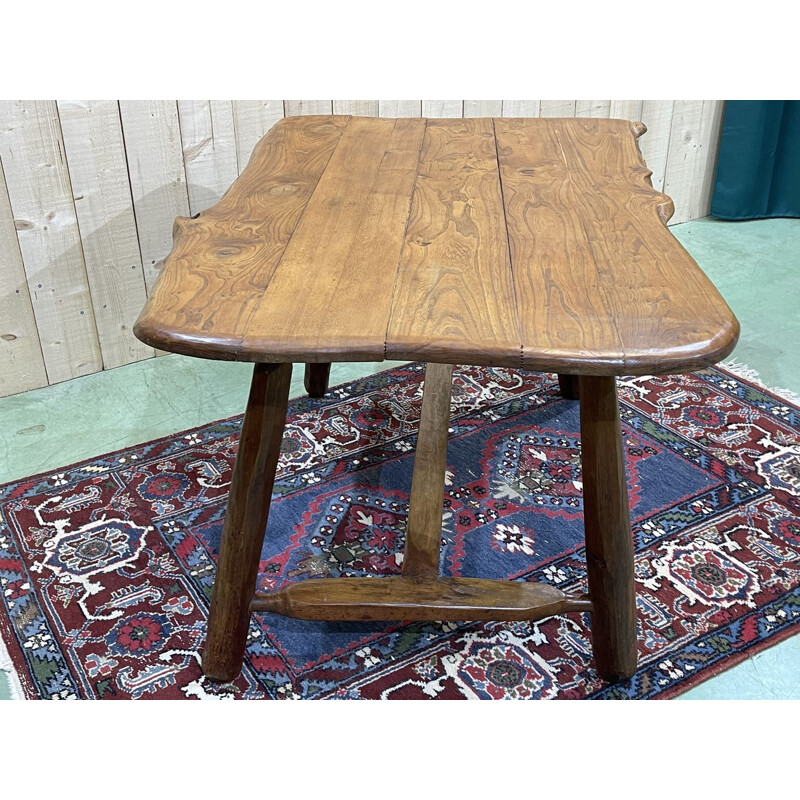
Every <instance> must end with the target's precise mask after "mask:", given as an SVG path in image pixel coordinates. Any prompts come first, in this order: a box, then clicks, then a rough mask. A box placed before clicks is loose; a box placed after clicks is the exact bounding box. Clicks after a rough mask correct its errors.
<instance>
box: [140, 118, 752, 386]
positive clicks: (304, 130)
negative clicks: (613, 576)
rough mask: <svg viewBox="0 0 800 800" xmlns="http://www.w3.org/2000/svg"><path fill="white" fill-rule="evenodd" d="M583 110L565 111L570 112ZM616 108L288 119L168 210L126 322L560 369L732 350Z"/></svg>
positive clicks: (339, 348)
mask: <svg viewBox="0 0 800 800" xmlns="http://www.w3.org/2000/svg"><path fill="white" fill-rule="evenodd" d="M573 113H574V112H573ZM643 131H644V126H641V125H638V126H637V125H633V124H632V123H631V122H628V121H625V120H616V119H588V118H574V117H572V118H569V119H560V118H549V119H536V118H520V119H515V118H493V119H491V118H476V119H427V120H426V119H424V118H423V119H375V118H363V117H353V118H350V117H347V116H309V117H293V118H287V119H285V120H283V121H281V122H279V123H278V124H277V125H276V126H275V127H274V128H273V129H272V130H271V131H270V132H269V134H268V135H267V136H266V137H265V138H264V139H263V140H262V141H261V143H260V144H259V145H258V147H257V149H256V151H255V154H254V156H253V159H252V160H251V163H250V164H249V166H248V168H247V170H246V171H245V172H244V173H243V175H242V176H241V177H240V178H239V179H238V180H237V181H236V182H235V183H234V185H233V187H232V188H231V189H230V191H229V192H228V193H227V194H226V195H225V196H224V197H223V198H222V200H221V201H220V202H219V203H218V204H217V205H215V206H214V207H212V208H211V209H209V210H208V211H206V212H204V213H203V214H202V215H201V216H200V218H199V219H196V220H185V219H182V220H178V222H177V223H176V241H175V246H174V249H173V252H172V254H171V255H170V257H169V259H168V260H167V264H166V266H165V269H164V274H163V275H162V277H161V278H160V279H159V281H158V284H157V286H156V288H155V290H154V291H153V292H152V293H151V297H150V299H149V300H148V303H147V305H146V307H145V310H144V312H143V314H142V316H141V317H140V320H139V322H138V324H137V335H139V336H140V337H141V338H143V339H144V340H145V341H146V342H148V343H149V344H152V345H154V346H157V347H163V348H167V349H171V350H175V351H178V352H182V353H186V354H191V355H200V356H206V357H212V358H228V359H235V360H243V361H306V362H315V361H316V362H329V361H333V360H340V361H353V360H380V359H382V358H384V357H386V358H393V359H406V358H408V359H421V360H427V361H433V362H437V361H439V362H446V363H471V364H493V365H498V366H500V365H502V366H523V367H525V368H529V369H536V370H546V371H555V372H563V373H568V374H571V375H577V374H595V375H617V374H632V373H635V374H643V373H659V372H679V371H686V370H690V369H695V368H698V367H703V366H706V365H708V364H711V363H714V362H716V361H718V360H720V359H722V358H724V357H725V356H726V355H727V354H728V353H729V352H730V350H731V349H732V348H733V345H734V344H735V342H736V339H737V336H738V323H737V321H736V319H735V317H734V316H733V314H732V313H731V311H730V309H729V308H728V307H727V305H726V304H725V302H724V301H723V300H722V298H721V296H720V295H719V293H718V292H717V290H716V289H715V288H714V286H713V285H712V284H711V282H710V281H709V280H708V279H707V278H706V277H705V275H704V274H703V273H702V271H701V270H700V269H699V268H698V267H697V265H696V264H695V262H694V261H693V260H692V258H691V257H690V256H689V254H688V253H687V252H686V251H685V250H684V249H683V248H682V247H681V245H680V244H679V243H678V241H677V240H676V239H675V237H674V236H673V235H672V234H671V233H670V232H669V230H668V229H667V228H666V225H665V222H666V220H667V219H668V218H669V215H670V213H671V209H672V204H671V201H670V200H669V198H668V197H666V196H665V195H662V194H661V193H660V192H656V191H654V190H653V188H652V186H651V184H650V180H649V170H648V169H647V167H646V166H645V164H644V162H643V160H642V157H641V155H640V152H639V149H638V147H637V142H636V139H637V136H639V135H641V134H642V133H643Z"/></svg>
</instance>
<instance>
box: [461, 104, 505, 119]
mask: <svg viewBox="0 0 800 800" xmlns="http://www.w3.org/2000/svg"><path fill="white" fill-rule="evenodd" d="M502 115H503V101H502V100H465V101H464V116H465V117H501V116H502Z"/></svg>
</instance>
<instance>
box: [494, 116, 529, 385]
mask: <svg viewBox="0 0 800 800" xmlns="http://www.w3.org/2000/svg"><path fill="white" fill-rule="evenodd" d="M492 134H493V135H494V154H495V158H496V159H497V182H498V183H499V184H500V202H501V204H502V206H503V220H504V221H505V226H506V250H507V251H508V263H509V264H510V265H511V295H512V297H513V298H514V323H515V324H516V326H517V336H519V368H520V369H522V368H523V365H524V363H525V346H524V344H523V341H522V326H521V325H520V321H519V301H518V299H517V283H516V281H515V280H514V259H513V257H512V255H511V234H510V233H509V230H508V213H507V208H508V206H507V205H506V196H505V188H504V186H503V173H502V171H501V170H500V153H499V149H498V148H499V145H498V144H497V128H496V125H495V120H494V118H492Z"/></svg>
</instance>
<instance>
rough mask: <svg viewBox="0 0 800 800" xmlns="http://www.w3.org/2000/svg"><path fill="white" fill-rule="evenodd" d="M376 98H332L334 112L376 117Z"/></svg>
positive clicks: (377, 108) (377, 107)
mask: <svg viewBox="0 0 800 800" xmlns="http://www.w3.org/2000/svg"><path fill="white" fill-rule="evenodd" d="M378 112H379V101H378V100H334V101H333V113H334V114H352V115H353V116H354V117H377V116H378Z"/></svg>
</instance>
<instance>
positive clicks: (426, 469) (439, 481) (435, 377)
mask: <svg viewBox="0 0 800 800" xmlns="http://www.w3.org/2000/svg"><path fill="white" fill-rule="evenodd" d="M452 382H453V365H452V364H427V365H426V367H425V383H424V384H423V387H422V415H421V417H420V421H419V434H418V436H417V450H416V452H415V453H414V473H413V475H412V477H411V498H410V499H409V504H408V526H407V529H406V549H405V556H404V558H403V576H404V577H407V578H435V577H436V576H437V575H438V574H439V549H440V546H441V541H442V504H443V500H444V481H445V471H446V470H447V431H448V427H449V423H450V395H451V391H452Z"/></svg>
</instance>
